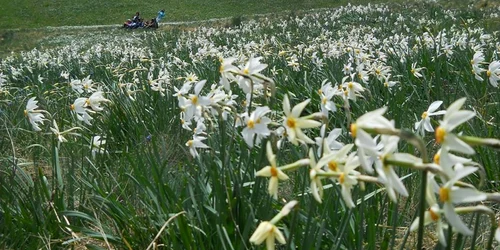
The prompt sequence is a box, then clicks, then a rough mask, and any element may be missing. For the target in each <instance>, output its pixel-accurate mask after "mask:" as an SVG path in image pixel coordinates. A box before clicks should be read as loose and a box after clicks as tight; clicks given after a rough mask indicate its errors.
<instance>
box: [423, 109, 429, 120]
mask: <svg viewBox="0 0 500 250" xmlns="http://www.w3.org/2000/svg"><path fill="white" fill-rule="evenodd" d="M427 116H428V113H427V111H425V112H424V113H422V119H425V118H427Z"/></svg>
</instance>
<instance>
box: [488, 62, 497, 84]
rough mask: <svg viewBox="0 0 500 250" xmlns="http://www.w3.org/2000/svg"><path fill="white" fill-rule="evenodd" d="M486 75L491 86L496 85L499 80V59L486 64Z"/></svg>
mask: <svg viewBox="0 0 500 250" xmlns="http://www.w3.org/2000/svg"><path fill="white" fill-rule="evenodd" d="M486 76H487V77H488V80H489V82H490V84H491V86H493V87H498V81H499V80H500V61H493V62H491V63H490V65H489V66H488V70H487V71H486Z"/></svg>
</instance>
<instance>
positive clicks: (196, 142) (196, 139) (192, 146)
mask: <svg viewBox="0 0 500 250" xmlns="http://www.w3.org/2000/svg"><path fill="white" fill-rule="evenodd" d="M205 139H207V138H206V137H203V136H198V135H193V138H192V139H191V140H188V141H187V142H186V146H187V147H188V148H189V153H190V154H191V155H192V156H193V157H195V158H196V157H198V156H199V154H198V151H197V150H196V149H197V148H210V147H209V146H208V145H206V144H205V143H203V140H205Z"/></svg>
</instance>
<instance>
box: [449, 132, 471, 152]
mask: <svg viewBox="0 0 500 250" xmlns="http://www.w3.org/2000/svg"><path fill="white" fill-rule="evenodd" d="M445 138H446V139H445V140H446V142H445V144H446V147H448V148H449V150H450V151H454V152H458V153H464V154H469V155H472V154H474V153H475V151H474V149H473V148H472V147H471V146H469V144H467V143H465V142H464V141H462V140H460V139H459V138H458V137H457V136H456V135H454V134H451V133H450V134H447V135H446V137H445Z"/></svg>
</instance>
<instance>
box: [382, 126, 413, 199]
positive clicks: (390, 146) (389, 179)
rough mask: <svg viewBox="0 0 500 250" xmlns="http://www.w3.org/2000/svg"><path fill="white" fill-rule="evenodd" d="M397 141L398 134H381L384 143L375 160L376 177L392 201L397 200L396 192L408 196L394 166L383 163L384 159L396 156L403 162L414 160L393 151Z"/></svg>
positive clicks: (395, 148)
mask: <svg viewBox="0 0 500 250" xmlns="http://www.w3.org/2000/svg"><path fill="white" fill-rule="evenodd" d="M398 142H399V137H398V136H389V135H382V136H381V143H382V144H383V145H384V148H383V151H382V152H381V153H380V155H379V158H378V160H376V161H375V170H376V171H377V174H378V178H379V180H380V182H382V183H384V185H385V187H386V190H387V193H388V194H389V198H390V199H391V200H392V201H394V202H397V197H396V192H397V193H399V194H401V195H403V196H405V197H406V196H408V191H407V190H406V188H405V186H404V185H403V182H402V181H401V179H400V178H399V176H398V175H397V174H396V171H394V168H393V167H392V166H391V165H390V164H386V163H385V159H388V158H391V157H398V160H400V161H404V162H412V161H413V160H414V158H410V157H408V158H406V156H408V155H407V154H398V153H394V152H395V151H396V150H397V146H398Z"/></svg>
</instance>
